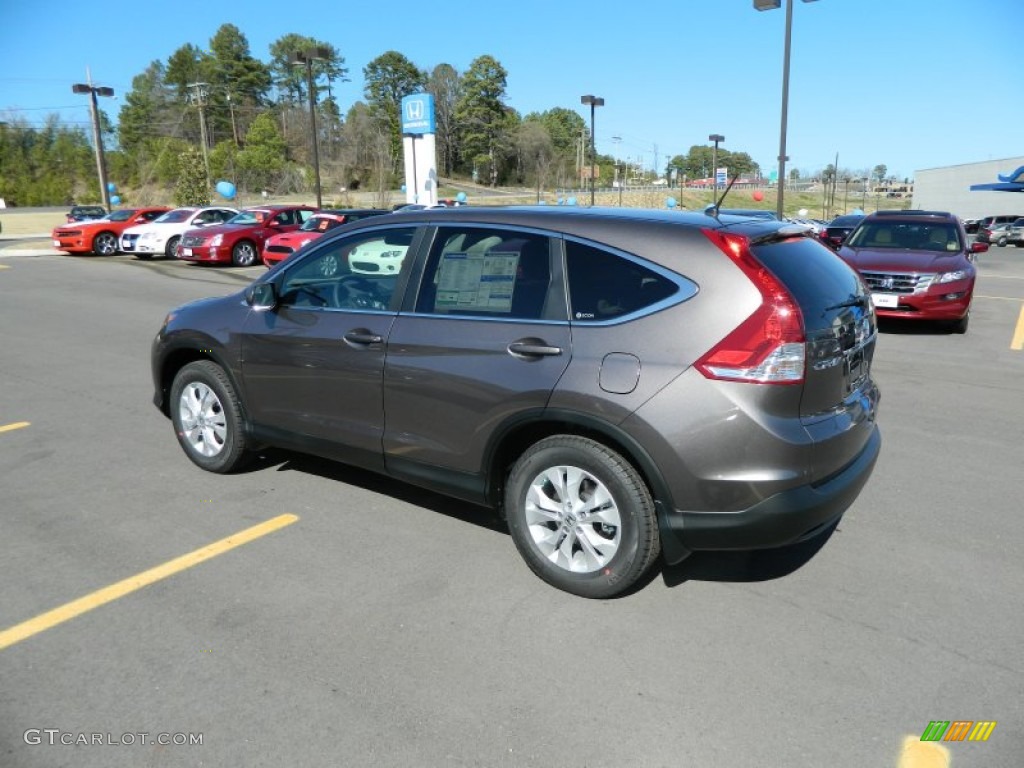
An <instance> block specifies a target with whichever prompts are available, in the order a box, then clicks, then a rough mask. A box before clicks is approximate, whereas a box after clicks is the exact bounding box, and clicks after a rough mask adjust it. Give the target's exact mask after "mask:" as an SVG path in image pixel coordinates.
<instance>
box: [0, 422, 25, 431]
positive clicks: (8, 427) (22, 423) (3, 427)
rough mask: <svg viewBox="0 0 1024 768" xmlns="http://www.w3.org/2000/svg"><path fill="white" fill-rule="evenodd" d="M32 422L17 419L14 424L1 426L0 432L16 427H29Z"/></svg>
mask: <svg viewBox="0 0 1024 768" xmlns="http://www.w3.org/2000/svg"><path fill="white" fill-rule="evenodd" d="M31 423H32V422H31V421H16V422H14V423H13V424H4V425H3V426H2V427H0V432H13V431H14V430H16V429H21V428H22V427H27V426H28V425H29V424H31Z"/></svg>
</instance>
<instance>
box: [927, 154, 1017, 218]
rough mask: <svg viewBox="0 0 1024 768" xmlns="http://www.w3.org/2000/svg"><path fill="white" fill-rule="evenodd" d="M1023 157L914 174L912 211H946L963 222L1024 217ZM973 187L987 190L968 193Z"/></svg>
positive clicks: (932, 169) (930, 169)
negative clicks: (1010, 216) (985, 218)
mask: <svg viewBox="0 0 1024 768" xmlns="http://www.w3.org/2000/svg"><path fill="white" fill-rule="evenodd" d="M1018 172H1024V157H1008V158H1006V159H1005V160H986V161H985V162H983V163H968V164H966V165H951V166H947V167H946V168H928V169H925V170H923V171H916V172H915V173H914V196H913V202H912V203H911V207H912V208H917V209H919V210H924V211H949V212H951V213H955V214H957V215H958V216H960V218H963V219H980V218H982V217H983V216H994V215H997V214H1018V215H1020V216H1024V183H1020V180H1021V174H1020V173H1018ZM972 186H984V187H990V189H984V190H973V191H972V190H971V187H972Z"/></svg>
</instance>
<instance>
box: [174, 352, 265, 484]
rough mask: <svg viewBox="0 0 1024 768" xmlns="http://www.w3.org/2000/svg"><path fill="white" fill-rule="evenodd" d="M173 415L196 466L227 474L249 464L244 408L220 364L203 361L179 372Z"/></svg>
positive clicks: (176, 379)
mask: <svg viewBox="0 0 1024 768" xmlns="http://www.w3.org/2000/svg"><path fill="white" fill-rule="evenodd" d="M170 411H171V422H172V423H173V424H174V433H175V435H177V437H178V443H179V444H180V445H181V447H182V450H184V451H185V455H186V456H188V457H189V459H191V460H192V463H194V464H195V465H196V466H199V467H202V468H203V469H205V470H207V471H208V472H217V473H219V474H227V473H228V472H232V471H234V470H236V469H238V468H240V467H242V466H243V465H244V464H245V462H246V461H247V460H248V458H249V452H248V446H247V444H246V438H245V429H244V426H243V425H244V423H245V422H244V419H243V417H242V406H241V403H240V402H239V400H238V396H237V395H236V394H235V388H234V386H232V384H231V380H230V379H229V378H228V376H227V374H226V373H225V372H224V369H222V368H221V367H220V366H219V365H217V364H216V363H214V362H211V361H209V360H199V361H197V362H194V363H189V364H188V365H186V366H185V367H184V368H182V369H181V370H180V371H178V374H177V375H176V376H175V377H174V383H173V384H172V385H171V397H170Z"/></svg>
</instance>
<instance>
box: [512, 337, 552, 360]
mask: <svg viewBox="0 0 1024 768" xmlns="http://www.w3.org/2000/svg"><path fill="white" fill-rule="evenodd" d="M508 351H509V353H510V354H512V355H516V356H522V357H555V356H557V355H560V354H562V348H561V347H552V346H551V345H549V344H545V343H544V341H543V339H523V340H522V341H513V342H512V343H511V344H509V345H508Z"/></svg>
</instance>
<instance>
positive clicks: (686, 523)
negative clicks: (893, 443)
mask: <svg viewBox="0 0 1024 768" xmlns="http://www.w3.org/2000/svg"><path fill="white" fill-rule="evenodd" d="M881 447H882V437H881V433H880V432H879V430H878V428H877V427H876V428H875V429H874V431H873V432H872V434H871V437H870V438H869V439H868V441H867V443H866V444H865V445H864V448H863V449H862V450H861V452H860V454H858V456H857V457H856V458H855V459H854V460H853V461H852V462H851V463H850V464H848V465H847V466H846V467H845V468H844V469H843V470H841V471H840V472H839V473H837V474H835V475H833V476H832V477H831V478H829V479H828V480H827V481H825V482H823V483H819V484H816V485H804V486H800V487H798V488H792V489H790V490H787V491H783V492H782V493H778V494H776V495H774V496H770V497H769V498H767V499H764V500H763V501H761V502H758V503H757V504H755V505H754V506H752V507H750V508H748V509H745V510H740V511H737V512H690V511H685V510H675V511H672V512H669V513H668V514H667V515H666V516H665V518H664V519H663V530H662V536H672V537H673V538H674V539H675V543H676V544H677V545H678V546H679V547H681V548H683V549H685V550H690V551H699V550H749V549H771V548H773V547H782V546H785V545H787V544H793V543H795V542H798V541H801V540H803V539H806V538H809V537H811V536H813V535H814V534H816V533H818V532H819V531H821V530H822V529H824V528H825V527H827V526H828V525H830V524H831V523H834V522H836V521H837V520H839V518H840V517H842V515H843V513H844V512H845V511H846V510H847V509H848V508H849V506H850V505H851V504H853V502H854V500H855V499H856V498H857V496H858V495H859V494H860V491H861V489H862V488H863V487H864V484H865V483H866V482H867V480H868V478H869V477H870V476H871V472H872V470H873V469H874V467H875V461H876V460H877V459H878V454H879V452H880V451H881ZM665 525H667V526H668V530H665V529H664V527H665Z"/></svg>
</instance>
